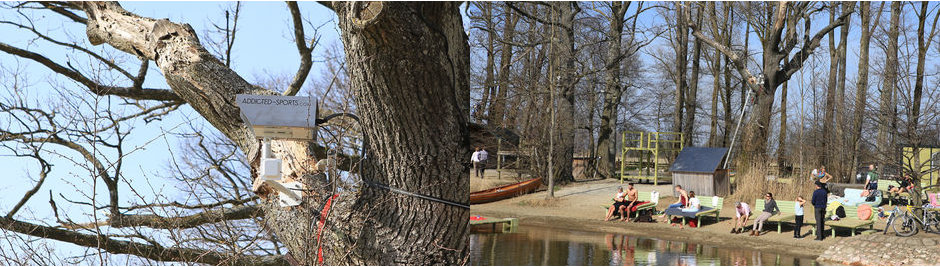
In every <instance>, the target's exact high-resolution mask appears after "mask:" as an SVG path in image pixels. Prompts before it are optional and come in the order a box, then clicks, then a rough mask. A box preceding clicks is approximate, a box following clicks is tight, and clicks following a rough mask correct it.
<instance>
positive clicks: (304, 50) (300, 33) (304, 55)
mask: <svg viewBox="0 0 940 267" xmlns="http://www.w3.org/2000/svg"><path fill="white" fill-rule="evenodd" d="M287 7H288V9H290V15H291V19H292V20H293V22H294V43H296V44H297V53H299V54H300V67H299V68H298V69H297V74H294V79H293V80H292V81H291V82H290V86H288V87H287V90H285V91H284V95H296V94H297V92H300V88H301V86H303V85H304V81H306V80H307V75H308V74H310V68H311V67H312V66H313V58H312V55H311V54H312V53H313V47H314V46H316V42H317V37H316V36H314V37H313V39H312V40H310V46H309V47H308V46H307V44H306V43H307V37H306V36H305V35H304V24H303V19H302V18H301V17H300V7H298V6H297V2H296V1H287Z"/></svg>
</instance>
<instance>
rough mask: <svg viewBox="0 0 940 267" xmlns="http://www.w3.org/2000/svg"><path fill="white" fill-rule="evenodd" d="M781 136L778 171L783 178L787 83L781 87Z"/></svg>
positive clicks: (778, 149) (778, 146)
mask: <svg viewBox="0 0 940 267" xmlns="http://www.w3.org/2000/svg"><path fill="white" fill-rule="evenodd" d="M780 90H781V91H780V134H779V135H778V138H777V170H778V171H779V173H780V176H783V173H784V170H785V168H784V166H785V165H786V162H787V160H786V157H787V82H783V85H782V86H781V87H780Z"/></svg>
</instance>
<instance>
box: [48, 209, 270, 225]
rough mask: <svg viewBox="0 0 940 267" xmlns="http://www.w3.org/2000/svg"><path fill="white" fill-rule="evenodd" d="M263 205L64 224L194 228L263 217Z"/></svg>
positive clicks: (119, 217)
mask: <svg viewBox="0 0 940 267" xmlns="http://www.w3.org/2000/svg"><path fill="white" fill-rule="evenodd" d="M262 215H263V214H262V212H261V207H258V206H239V207H233V208H223V209H216V210H208V211H204V212H200V213H196V214H193V215H188V216H180V217H165V216H160V215H154V214H144V215H137V214H134V215H122V214H112V215H111V218H109V219H108V220H107V221H103V222H91V223H71V224H64V225H63V227H65V228H66V229H72V230H75V229H91V228H94V227H95V226H111V227H117V228H125V227H139V226H143V227H150V228H155V229H186V228H193V227H197V226H200V225H203V224H208V223H217V222H222V221H231V220H243V219H249V218H257V217H261V216H262Z"/></svg>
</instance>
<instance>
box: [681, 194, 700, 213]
mask: <svg viewBox="0 0 940 267" xmlns="http://www.w3.org/2000/svg"><path fill="white" fill-rule="evenodd" d="M700 203H701V202H699V200H698V198H697V197H695V191H689V205H688V206H686V207H685V208H684V209H682V212H698V211H699V209H701V207H702V206H701V205H700Z"/></svg>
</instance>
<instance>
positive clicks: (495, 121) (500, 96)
mask: <svg viewBox="0 0 940 267" xmlns="http://www.w3.org/2000/svg"><path fill="white" fill-rule="evenodd" d="M503 6H504V8H503V14H504V15H503V16H505V17H506V18H505V21H504V22H503V37H502V38H503V39H504V40H506V42H503V45H502V51H500V58H499V73H498V74H497V81H496V98H495V99H493V100H492V104H491V105H490V112H489V114H490V116H489V119H490V124H491V125H494V126H498V127H506V126H508V125H511V124H505V123H503V120H504V119H503V116H505V115H504V113H505V110H506V96H507V95H508V94H509V88H510V83H509V71H510V67H511V66H512V48H513V46H512V45H511V44H510V42H509V41H512V40H513V37H514V36H515V35H516V23H517V22H518V21H519V16H518V15H516V14H514V13H515V12H513V11H512V8H510V7H509V5H508V4H506V3H503Z"/></svg>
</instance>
